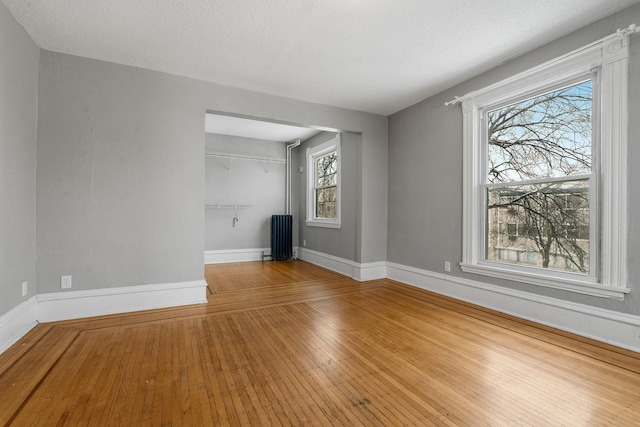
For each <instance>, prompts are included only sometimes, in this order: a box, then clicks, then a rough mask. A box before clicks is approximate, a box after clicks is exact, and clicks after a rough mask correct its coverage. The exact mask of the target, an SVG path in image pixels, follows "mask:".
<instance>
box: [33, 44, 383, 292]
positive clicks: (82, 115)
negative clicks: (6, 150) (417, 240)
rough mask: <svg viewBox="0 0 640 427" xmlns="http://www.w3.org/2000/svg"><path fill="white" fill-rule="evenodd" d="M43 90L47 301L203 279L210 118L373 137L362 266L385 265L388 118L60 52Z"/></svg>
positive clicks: (365, 153) (42, 235) (365, 177)
mask: <svg viewBox="0 0 640 427" xmlns="http://www.w3.org/2000/svg"><path fill="white" fill-rule="evenodd" d="M39 85H40V86H39V96H40V100H39V120H38V163H37V195H38V198H37V203H38V205H37V221H38V231H37V256H38V268H37V278H38V292H40V293H46V292H59V291H60V278H59V276H60V275H62V274H70V275H73V289H74V290H78V289H97V288H108V287H117V286H129V285H137V284H147V283H169V282H179V281H187V280H196V279H201V278H202V277H203V253H204V236H205V228H204V209H203V206H204V204H205V199H204V194H205V191H204V182H205V176H204V169H205V167H204V156H203V153H204V148H205V147H204V146H205V135H204V113H205V112H206V111H207V110H210V111H212V112H216V111H219V112H228V113H232V114H240V115H246V116H251V117H255V118H258V119H270V120H277V121H283V122H289V123H299V124H304V125H319V126H326V127H330V128H335V129H342V130H351V131H356V132H362V135H363V141H362V168H361V169H360V172H361V177H359V179H360V180H361V182H362V191H361V193H360V194H359V196H358V197H359V200H357V203H358V205H359V208H360V209H362V212H363V215H362V221H361V223H360V224H359V227H360V228H361V229H360V230H358V238H359V242H358V248H362V250H361V251H360V253H359V254H358V255H359V257H360V258H361V259H362V260H363V261H364V262H368V261H381V260H384V259H385V256H386V238H387V233H386V224H387V221H386V219H387V217H386V208H385V207H386V205H387V195H386V185H387V175H386V165H387V118H386V117H383V116H378V115H374V114H367V113H361V112H356V111H351V110H345V109H339V108H334V107H329V106H323V105H317V104H310V103H306V102H302V101H296V100H292V99H287V98H279V97H274V96H269V95H264V94H260V93H256V92H251V91H246V90H241V89H234V88H229V87H224V86H220V85H215V84H211V83H206V82H202V81H198V80H193V79H187V78H182V77H177V76H172V75H167V74H163V73H159V72H154V71H148V70H143V69H139V68H133V67H128V66H123V65H117V64H112V63H107V62H102V61H96V60H92V59H86V58H79V57H74V56H71V55H65V54H59V53H53V52H49V51H42V53H41V65H40V81H39ZM381 207H382V208H381Z"/></svg>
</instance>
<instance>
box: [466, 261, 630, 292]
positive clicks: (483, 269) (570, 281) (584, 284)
mask: <svg viewBox="0 0 640 427" xmlns="http://www.w3.org/2000/svg"><path fill="white" fill-rule="evenodd" d="M460 268H461V269H462V271H464V272H467V273H474V274H481V275H483V276H489V277H495V278H499V279H507V280H513V281H516V282H522V283H528V284H531V285H538V286H544V287H547V288H554V289H562V290H564V291H570V292H576V293H580V294H585V295H592V296H597V297H602V298H617V299H623V298H624V296H625V294H627V293H629V291H630V289H629V288H616V287H612V286H604V285H601V284H599V283H592V282H589V281H588V280H587V278H584V279H580V278H569V277H556V276H550V275H546V274H539V273H536V272H529V271H527V272H524V271H522V272H521V271H516V270H513V269H510V268H505V267H502V266H498V265H493V264H491V265H490V264H467V263H460Z"/></svg>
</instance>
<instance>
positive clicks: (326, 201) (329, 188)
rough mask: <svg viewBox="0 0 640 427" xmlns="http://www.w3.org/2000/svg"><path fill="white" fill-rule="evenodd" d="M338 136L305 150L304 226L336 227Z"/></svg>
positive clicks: (337, 217)
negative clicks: (305, 194)
mask: <svg viewBox="0 0 640 427" xmlns="http://www.w3.org/2000/svg"><path fill="white" fill-rule="evenodd" d="M340 160H341V159H340V136H339V135H337V136H336V137H335V138H333V139H331V140H330V141H327V142H325V143H323V144H320V145H318V146H316V147H311V148H308V149H307V171H308V176H307V183H308V189H307V221H306V224H307V225H311V226H318V227H332V228H339V227H340Z"/></svg>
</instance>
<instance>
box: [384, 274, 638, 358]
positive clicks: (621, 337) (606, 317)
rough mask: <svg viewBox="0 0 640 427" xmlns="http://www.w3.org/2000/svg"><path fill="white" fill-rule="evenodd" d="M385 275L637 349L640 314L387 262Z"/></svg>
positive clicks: (439, 292)
mask: <svg viewBox="0 0 640 427" xmlns="http://www.w3.org/2000/svg"><path fill="white" fill-rule="evenodd" d="M387 277H388V278H389V279H392V280H396V281H398V282H402V283H406V284H409V285H412V286H415V287H418V288H421V289H425V290H428V291H432V292H435V293H438V294H442V295H446V296H450V297H452V298H456V299H459V300H462V301H466V302H470V303H472V304H477V305H480V306H483V307H486V308H490V309H492V310H496V311H499V312H502V313H506V314H510V315H513V316H516V317H520V318H522V319H527V320H531V321H533V322H536V323H540V324H543V325H547V326H551V327H554V328H558V329H561V330H564V331H567V332H571V333H574V334H577V335H581V336H584V337H588V338H593V339H595V340H598V341H602V342H605V343H609V344H613V345H616V346H618V347H622V348H626V349H629V350H633V351H636V352H640V316H637V315H632V314H626V313H620V312H616V311H611V310H605V309H602V308H597V307H592V306H588V305H584V304H578V303H574V302H570V301H563V300H558V299H555V298H550V297H546V296H542V295H535V294H531V293H528V292H523V291H518V290H514V289H509V288H504V287H501V286H496V285H491V284H487V283H483V282H477V281H475V280H469V279H464V278H460V277H454V276H449V275H446V274H441V273H435V272H432V271H428V270H421V269H418V268H414V267H409V266H405V265H401V264H395V263H391V262H387Z"/></svg>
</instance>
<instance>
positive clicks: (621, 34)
mask: <svg viewBox="0 0 640 427" xmlns="http://www.w3.org/2000/svg"><path fill="white" fill-rule="evenodd" d="M637 32H640V27H636V24H631V25H629V26H628V27H627V28H618V29H617V30H616V32H615V33H613V34H610V35H608V36H605V37H603V38H601V39H599V40H596V41H594V42H592V43H589V44H587V45H585V46H582V47H580V48H578V49H575V50H573V51H571V52H569V53H566V54H564V55H562V56H560V57H558V58H555V59H552V60H551V61H548V62H545V63H544V64H541V65H547V64H551V63H553V62H556V61H560V60H562V59H563V58H565V57H567V56H570V55H573V54H575V53H577V52H580V51H582V50H585V49H589V48H590V47H593V46H595V45H597V44H600V43H602V42H604V41H606V40H609V39H614V38H617V39H623V38H625V37H628V36H629V35H631V34H635V33H637ZM534 68H535V67H534ZM519 74H520V73H519ZM519 74H517V75H516V76H514V77H517V76H518V75H519ZM512 78H513V77H512ZM501 83H502V81H500V82H497V83H494V84H492V85H489V86H487V87H486V88H484V89H488V88H491V87H492V86H494V85H497V84H501ZM484 89H478V90H474V91H471V92H469V93H466V94H464V95H462V96H454V97H453V99H452V100H451V101H447V102H445V103H444V105H446V106H449V105H455V104H457V103H458V102H463V101H465V100H466V99H469V98H471V97H473V96H474V95H476V94H477V93H478V92H479V91H481V90H484Z"/></svg>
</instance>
